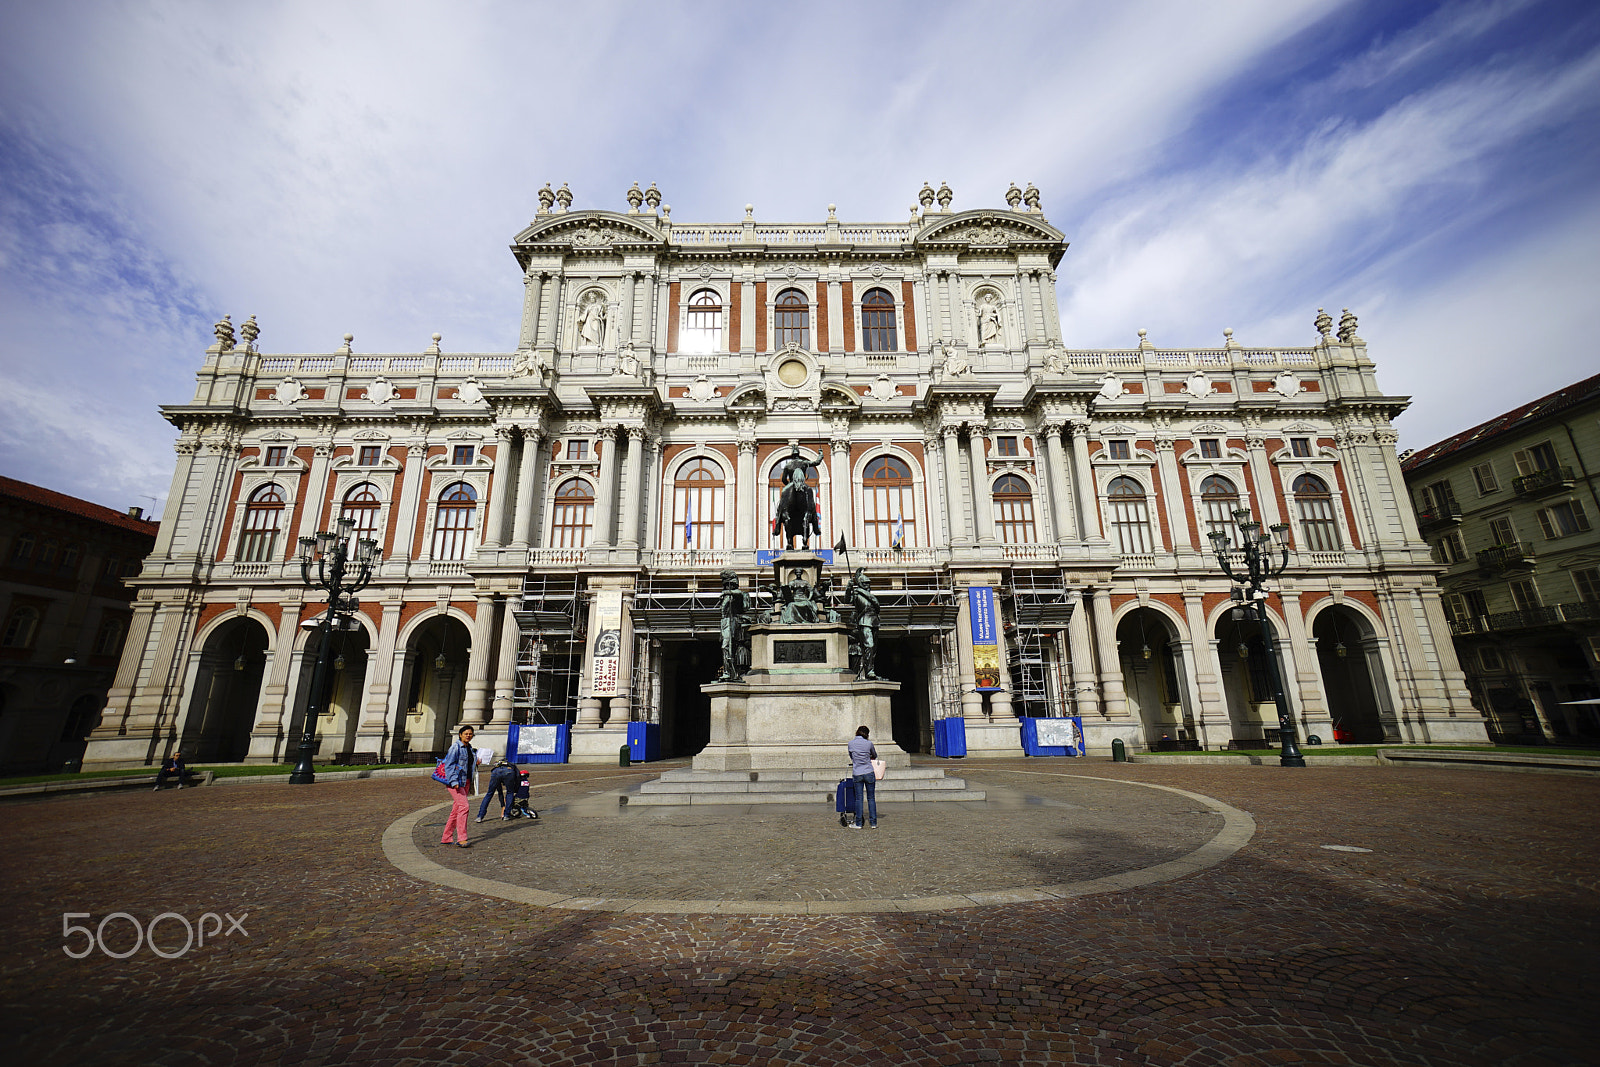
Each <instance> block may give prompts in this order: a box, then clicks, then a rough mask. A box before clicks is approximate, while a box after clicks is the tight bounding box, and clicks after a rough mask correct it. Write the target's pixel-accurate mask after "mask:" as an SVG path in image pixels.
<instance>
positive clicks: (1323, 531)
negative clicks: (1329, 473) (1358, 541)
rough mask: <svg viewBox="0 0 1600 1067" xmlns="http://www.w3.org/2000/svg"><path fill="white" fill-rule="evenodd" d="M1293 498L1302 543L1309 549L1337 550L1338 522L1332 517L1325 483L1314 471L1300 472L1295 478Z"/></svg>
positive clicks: (1315, 550)
mask: <svg viewBox="0 0 1600 1067" xmlns="http://www.w3.org/2000/svg"><path fill="white" fill-rule="evenodd" d="M1294 502H1295V505H1296V507H1298V508H1299V510H1300V535H1301V537H1303V538H1304V539H1305V544H1304V545H1303V546H1302V547H1303V548H1307V549H1309V550H1310V551H1312V552H1337V551H1339V548H1340V545H1339V524H1338V523H1337V522H1336V521H1334V518H1333V494H1332V493H1330V492H1328V483H1327V482H1324V481H1323V480H1322V479H1321V478H1318V477H1317V476H1316V475H1315V474H1302V475H1301V476H1300V477H1298V478H1296V479H1295V480H1294Z"/></svg>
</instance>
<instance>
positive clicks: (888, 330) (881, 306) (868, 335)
mask: <svg viewBox="0 0 1600 1067" xmlns="http://www.w3.org/2000/svg"><path fill="white" fill-rule="evenodd" d="M861 347H862V350H863V351H866V352H894V351H896V350H898V349H899V347H900V344H899V341H898V340H897V339H896V336H895V329H894V299H893V298H892V297H890V296H889V294H888V293H887V292H885V291H884V290H882V289H873V290H871V291H869V292H868V293H867V295H866V296H865V297H863V298H862V300H861Z"/></svg>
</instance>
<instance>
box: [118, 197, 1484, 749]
mask: <svg viewBox="0 0 1600 1067" xmlns="http://www.w3.org/2000/svg"><path fill="white" fill-rule="evenodd" d="M953 198H954V195H953V193H952V192H951V190H950V189H949V188H948V187H941V188H939V189H937V190H935V189H934V188H933V187H931V186H925V187H924V188H923V189H922V190H921V191H920V194H918V196H917V199H918V202H919V205H920V206H919V207H917V208H915V209H914V210H913V211H912V213H911V217H910V218H909V219H906V220H901V221H878V222H849V221H845V220H841V219H839V218H837V217H836V214H835V212H834V210H833V208H831V207H830V208H829V210H828V213H827V215H826V217H824V218H821V219H817V220H813V221H809V222H780V223H774V222H766V221H760V220H758V219H757V218H756V216H755V213H754V210H753V209H751V208H749V207H747V208H746V210H745V214H744V217H743V218H742V219H739V218H735V219H733V220H732V221H728V222H722V223H711V224H705V223H696V224H685V223H683V222H680V221H677V220H674V219H673V218H672V217H671V214H670V208H666V207H663V206H662V205H661V197H660V194H659V193H658V192H657V190H656V189H655V188H654V186H652V187H651V188H649V189H648V190H641V189H639V188H638V187H637V186H636V187H634V188H633V189H630V190H628V192H627V195H626V197H625V199H626V205H625V207H624V206H622V205H619V209H618V210H601V209H596V210H574V209H573V208H572V194H571V193H570V191H568V190H567V189H566V188H565V187H564V186H563V187H562V188H561V189H560V190H557V191H552V190H551V189H550V188H549V187H548V186H547V187H546V188H545V189H543V190H541V191H540V193H539V200H540V205H539V209H538V212H537V214H536V215H535V216H534V218H533V220H532V221H531V222H530V223H529V224H528V225H527V226H525V227H524V228H522V229H521V230H520V231H519V232H517V233H516V235H515V236H514V237H513V239H512V242H511V248H510V252H511V255H510V256H509V257H508V264H507V265H508V267H512V268H513V269H515V270H516V272H517V275H518V277H519V279H520V280H521V282H522V284H523V286H524V299H523V301H522V307H521V322H520V328H519V341H518V344H517V346H516V348H515V350H513V351H510V352H498V353H465V352H452V351H449V350H448V349H447V348H446V347H445V345H444V343H443V339H442V338H440V337H439V336H438V335H434V337H433V343H432V344H430V345H426V346H424V347H422V348H421V350H419V351H415V352H402V353H387V354H385V353H368V352H363V351H362V350H361V349H360V347H359V345H358V344H357V343H356V341H355V338H354V337H352V336H350V335H346V336H345V337H344V340H343V343H342V344H340V345H338V346H337V347H336V348H335V349H334V350H333V351H329V352H315V353H282V354H271V353H267V352H263V351H261V350H260V348H259V347H258V344H257V341H258V338H259V336H260V331H261V327H259V326H258V325H257V323H256V322H255V321H254V318H253V317H252V318H251V319H250V320H249V321H247V322H244V323H241V324H239V325H238V326H237V328H236V327H235V324H234V323H233V322H232V320H231V319H230V318H224V320H223V321H222V322H219V323H218V324H217V329H216V335H217V341H216V343H215V344H214V345H212V346H211V347H210V348H209V349H208V350H207V351H206V352H205V353H204V354H197V356H196V358H197V362H198V363H199V365H200V367H199V383H198V387H197V389H196V392H195V394H194V396H193V397H192V398H190V399H189V400H188V401H187V402H185V403H180V404H175V405H173V406H170V407H167V408H164V409H163V412H164V414H165V415H166V417H167V418H168V419H169V420H170V421H171V422H172V423H173V425H174V426H176V427H177V428H178V429H179V430H180V432H181V433H180V437H179V439H178V442H177V453H178V455H177V464H176V470H175V472H174V475H173V482H172V490H171V496H170V503H169V505H168V509H167V521H165V522H164V523H163V524H162V528H161V536H160V539H159V540H158V542H157V544H156V547H155V551H154V553H153V555H152V556H151V558H150V560H149V562H148V564H147V565H146V567H145V569H144V571H143V573H142V574H141V575H140V576H139V578H138V580H137V585H138V588H139V601H138V604H137V607H136V611H135V616H134V621H133V627H132V632H131V634H130V639H129V645H128V650H127V652H126V654H125V655H124V656H123V659H122V665H121V668H120V670H119V673H118V677H117V680H116V683H115V685H114V686H113V688H112V690H111V693H110V697H109V699H108V701H107V703H106V707H105V713H104V715H103V717H102V718H101V721H100V725H99V727H98V729H97V730H96V731H95V733H94V736H93V737H92V738H91V741H90V746H89V747H90V751H89V756H88V759H89V760H90V761H91V762H96V763H102V764H112V763H129V762H145V761H148V760H151V759H154V758H157V757H158V756H160V754H161V753H162V752H163V751H164V750H166V749H168V748H170V747H171V746H172V745H173V744H176V743H179V742H181V743H182V745H183V748H184V750H185V752H186V753H188V754H189V755H190V756H191V758H195V759H205V760H223V761H226V760H239V761H281V760H286V759H289V758H291V757H292V752H293V749H294V747H295V744H296V743H297V739H298V737H299V735H300V732H301V729H302V723H303V717H304V714H305V710H306V707H307V697H308V690H309V685H310V681H309V679H310V676H311V669H312V664H313V663H314V661H315V660H316V658H317V648H316V646H315V642H313V641H312V640H311V635H312V631H311V629H309V627H310V626H311V625H313V624H314V622H315V620H316V619H317V618H319V617H320V614H321V613H322V612H323V611H324V610H325V609H326V605H325V603H323V602H322V600H321V599H319V593H318V591H317V590H314V589H307V588H305V587H304V586H303V585H302V584H301V572H300V566H299V564H298V563H297V561H296V543H297V540H298V539H299V538H301V537H304V536H307V535H309V534H313V533H315V532H317V531H319V530H328V529H330V528H332V526H333V525H334V524H335V522H336V520H338V519H339V518H340V517H347V518H349V519H350V520H351V522H352V524H353V525H354V527H355V529H356V531H357V533H358V535H359V536H360V537H363V538H370V539H372V540H374V541H376V542H377V543H378V545H379V546H380V547H381V549H382V552H383V560H382V562H381V564H380V565H379V566H378V567H377V571H376V574H375V577H374V580H373V583H372V585H371V586H370V587H369V588H368V589H367V590H366V591H365V592H363V593H362V594H361V598H360V600H361V603H360V608H359V610H358V611H357V612H356V613H355V616H354V618H355V626H354V628H353V629H350V630H342V631H338V632H337V646H336V647H335V648H334V649H332V650H331V652H330V655H331V656H332V675H333V679H334V681H333V688H332V693H331V696H330V697H329V699H328V700H327V701H326V703H325V704H324V705H323V709H324V713H323V714H322V716H321V719H320V721H319V722H317V723H316V724H314V727H315V732H316V734H317V735H318V737H319V738H320V742H319V743H320V745H321V749H320V750H321V752H322V754H323V755H324V757H328V756H336V755H338V754H340V753H350V754H361V755H363V756H366V755H369V754H370V755H375V756H378V757H381V758H385V759H416V758H425V757H426V756H427V754H429V753H431V752H435V751H438V750H439V749H441V748H443V747H444V745H445V744H446V743H447V741H448V739H449V738H450V736H451V735H452V734H453V731H454V728H455V726H456V725H457V724H458V723H461V722H470V723H473V724H477V725H479V726H480V731H481V732H480V736H486V737H487V738H489V739H490V743H495V739H501V738H503V737H504V736H505V734H506V731H507V727H508V726H509V725H510V724H511V723H513V722H535V723H570V724H571V738H572V740H571V755H572V758H573V759H575V760H579V759H591V760H600V759H607V760H609V759H615V758H616V753H617V750H618V747H619V744H620V743H621V740H622V739H621V734H622V733H623V730H624V727H625V724H627V723H628V722H630V721H642V722H650V723H655V724H657V725H658V726H659V728H660V736H661V747H662V750H663V752H664V753H667V754H680V755H682V754H692V753H693V752H695V751H697V750H698V749H699V747H700V746H702V745H703V744H704V743H705V741H706V737H707V731H708V729H709V704H708V700H707V698H706V697H705V695H704V694H703V693H702V692H701V688H700V687H701V686H702V685H704V684H705V683H706V682H708V681H710V680H712V678H713V677H714V675H715V674H716V672H717V669H718V667H719V663H720V655H719V650H718V645H717V633H718V612H717V598H718V595H719V593H720V591H721V587H722V582H721V580H720V577H719V574H720V572H721V571H723V570H724V569H731V570H733V571H735V572H737V574H738V575H739V579H740V582H741V584H742V586H743V588H744V589H745V590H746V591H747V592H750V593H752V594H754V595H755V596H757V598H758V599H760V598H763V597H764V596H765V590H766V583H767V582H769V581H770V578H771V570H770V559H771V556H772V554H773V553H774V551H775V550H776V549H777V548H778V545H779V542H778V540H777V538H775V537H774V536H773V531H772V517H773V509H774V504H775V502H776V500H777V496H778V493H779V490H780V488H781V485H782V482H781V474H782V471H783V468H784V464H785V463H786V462H789V461H790V458H791V457H792V456H793V455H794V453H795V452H796V450H798V452H799V453H800V454H801V456H802V457H804V459H805V460H806V461H807V462H808V463H809V476H810V481H811V485H812V487H813V488H814V490H815V494H816V499H817V501H818V504H819V506H820V510H821V514H822V527H823V530H822V535H821V536H820V537H819V538H817V539H816V542H815V543H814V544H813V545H812V547H813V548H818V547H820V548H821V549H822V550H823V552H824V553H825V554H827V553H829V552H831V549H832V546H834V545H835V544H836V543H837V542H838V541H839V540H840V539H841V538H843V539H844V541H845V543H846V545H847V546H848V549H849V552H848V557H849V558H848V564H849V565H850V566H852V567H865V568H867V571H868V572H869V574H870V575H871V576H872V579H873V587H874V589H875V591H876V592H877V593H878V595H879V597H880V600H881V601H882V604H883V612H882V617H881V625H880V630H879V638H878V642H879V643H878V653H877V670H878V672H879V673H880V674H883V675H885V676H887V677H890V678H892V679H894V680H896V681H898V682H900V683H901V690H900V692H899V694H898V695H897V696H896V698H895V705H894V716H893V718H894V740H895V741H896V742H897V743H898V744H899V745H900V746H901V747H903V748H905V749H907V750H908V751H928V750H929V749H930V747H931V744H932V737H933V724H934V722H935V721H937V720H940V719H945V718H949V717H953V716H959V717H961V718H962V719H963V720H964V721H965V733H966V739H967V745H968V751H969V752H973V753H1016V752H1019V751H1021V739H1020V724H1019V717H1022V716H1028V717H1060V716H1081V718H1082V721H1083V731H1084V735H1085V737H1086V740H1087V742H1088V744H1089V746H1090V749H1091V751H1099V752H1106V751H1108V750H1109V748H1110V746H1111V743H1112V742H1113V741H1114V740H1116V739H1121V740H1122V741H1124V742H1125V743H1126V744H1128V745H1130V746H1132V747H1133V748H1135V749H1140V748H1144V747H1146V746H1150V745H1154V744H1157V743H1159V742H1160V741H1161V739H1162V738H1163V737H1165V738H1166V739H1168V740H1169V741H1172V742H1182V743H1190V744H1200V745H1204V746H1206V747H1209V748H1220V747H1225V746H1228V745H1235V746H1242V745H1248V746H1259V745H1261V744H1263V743H1264V742H1270V741H1272V740H1273V738H1274V737H1275V735H1276V732H1277V716H1276V713H1275V711H1274V710H1273V704H1272V695H1271V690H1272V686H1271V675H1270V673H1269V671H1270V667H1269V661H1268V659H1267V657H1266V656H1265V655H1264V654H1263V653H1264V649H1263V647H1262V644H1261V638H1260V635H1259V633H1258V631H1257V630H1256V629H1255V628H1254V627H1253V626H1251V625H1247V624H1244V623H1241V622H1240V621H1239V620H1238V619H1236V618H1235V617H1234V612H1233V610H1232V601H1231V599H1230V584H1229V582H1228V581H1227V579H1226V578H1225V577H1224V576H1223V574H1222V572H1221V570H1220V569H1219V567H1218V565H1217V561H1216V559H1215V558H1214V556H1213V555H1212V553H1211V550H1210V544H1209V542H1208V540H1207V535H1208V533H1210V532H1211V531H1212V530H1214V529H1223V530H1232V529H1233V525H1232V524H1233V522H1234V512H1235V511H1237V510H1240V509H1248V510H1249V511H1250V512H1251V513H1252V514H1253V515H1254V516H1255V517H1257V518H1258V519H1259V520H1261V521H1262V522H1263V523H1267V524H1276V523H1282V524H1284V525H1285V526H1286V528H1287V537H1288V539H1289V544H1290V546H1291V551H1290V555H1291V561H1290V567H1289V570H1288V571H1287V572H1286V573H1285V574H1284V576H1283V578H1282V579H1281V580H1280V581H1278V582H1276V583H1274V586H1273V595H1272V598H1271V600H1270V601H1269V605H1268V606H1269V609H1270V612H1271V615H1272V620H1273V626H1274V627H1275V628H1276V633H1277V641H1278V643H1279V644H1280V647H1281V648H1282V649H1283V652H1284V665H1285V672H1284V677H1285V681H1286V689H1287V691H1288V694H1289V701H1290V703H1291V705H1292V708H1293V713H1294V716H1295V718H1296V721H1297V723H1298V727H1299V729H1300V730H1301V731H1302V734H1307V733H1309V734H1316V735H1318V736H1319V737H1321V738H1322V739H1323V740H1324V741H1327V742H1330V743H1331V742H1332V741H1333V739H1334V738H1335V736H1339V737H1343V738H1349V739H1351V740H1364V741H1372V740H1379V739H1389V740H1394V741H1421V742H1425V741H1462V740H1482V739H1483V738H1484V728H1483V720H1482V717H1481V716H1480V715H1479V714H1478V712H1477V711H1476V710H1475V709H1474V708H1473V707H1472V705H1471V703H1470V701H1469V699H1468V694H1467V690H1466V687H1465V684H1464V679H1463V678H1462V675H1461V672H1460V670H1459V668H1458V666H1457V663H1456V659H1455V651H1454V648H1453V646H1452V644H1451V642H1450V634H1449V628H1448V626H1447V625H1446V622H1445V617H1444V613H1443V609H1442V606H1441V603H1440V600H1439V591H1438V587H1437V585H1436V583H1435V574H1436V572H1437V570H1438V568H1437V566H1436V565H1435V564H1434V562H1433V560H1432V558H1431V556H1430V552H1429V546H1428V545H1427V544H1426V543H1425V542H1424V541H1423V540H1422V539H1421V538H1420V537H1419V536H1418V533H1417V529H1416V520H1415V517H1414V515H1413V514H1412V511H1411V508H1410V506H1409V505H1408V503H1407V501H1406V494H1405V487H1404V482H1403V479H1402V477H1401V473H1400V468H1399V463H1398V460H1397V457H1396V455H1395V451H1394V441H1395V432H1394V430H1393V428H1392V425H1391V420H1392V419H1393V417H1394V416H1395V415H1397V414H1398V413H1399V412H1400V411H1401V410H1403V409H1404V407H1405V405H1406V402H1407V401H1406V398H1404V397H1398V396H1391V395H1387V394H1385V393H1384V392H1383V391H1382V390H1381V389H1380V388H1379V386H1378V383H1377V380H1376V377H1375V371H1374V366H1373V363H1372V361H1371V360H1370V359H1369V357H1368V354H1367V348H1366V343H1365V342H1364V341H1363V340H1362V339H1361V338H1360V337H1359V336H1358V334H1357V322H1356V318H1355V316H1354V315H1352V314H1350V313H1349V312H1345V313H1344V314H1343V315H1342V316H1341V317H1340V318H1338V319H1337V320H1335V318H1334V317H1333V316H1331V315H1327V314H1323V313H1321V312H1320V310H1319V311H1318V313H1317V314H1316V315H1315V316H1312V315H1311V314H1309V313H1308V315H1307V320H1308V322H1307V337H1306V338H1305V339H1304V340H1305V341H1306V342H1307V343H1303V344H1272V345H1267V346H1254V345H1247V344H1245V343H1243V342H1242V341H1241V340H1239V339H1237V338H1235V337H1234V336H1233V332H1232V331H1231V330H1226V329H1224V330H1220V331H1219V334H1218V341H1219V342H1220V343H1217V344H1215V345H1213V346H1211V347H1200V348H1195V347H1177V348H1161V347H1158V346H1157V345H1156V344H1155V343H1154V342H1153V341H1152V340H1151V339H1150V338H1148V337H1147V336H1146V335H1145V332H1144V331H1143V330H1140V331H1138V336H1137V340H1136V343H1134V344H1132V345H1130V346H1129V347H1127V348H1121V349H1110V350H1101V349H1075V348H1069V347H1068V346H1067V344H1066V341H1065V338H1064V335H1063V326H1062V322H1061V319H1060V315H1059V312H1058V310H1057V305H1056V274H1055V268H1056V266H1057V264H1058V263H1059V262H1060V260H1061V258H1062V257H1063V256H1064V255H1065V254H1066V253H1067V241H1066V238H1065V235H1064V234H1063V233H1062V232H1061V231H1060V230H1059V229H1057V228H1056V227H1054V226H1053V225H1051V223H1050V222H1049V221H1048V220H1047V219H1046V218H1045V215H1044V213H1043V211H1042V210H1041V209H1040V206H1039V196H1038V192H1037V190H1035V189H1033V188H1031V187H1030V188H1028V189H1027V190H1021V189H1017V188H1015V187H1013V188H1012V189H1010V190H1007V192H1006V196H1005V205H1004V206H1000V207H984V208H979V209H976V210H965V211H962V210H956V209H954V208H953V207H952V206H951V201H952V200H953ZM1308 312H1309V309H1308ZM1133 332H1134V331H1133V330H1132V329H1131V328H1130V330H1129V334H1130V340H1133V336H1132V335H1133ZM833 562H834V564H835V571H834V575H835V588H836V590H842V588H843V584H844V583H843V580H842V579H843V577H844V573H843V567H842V566H841V565H842V564H844V563H845V562H846V561H845V560H844V559H839V560H834V561H833ZM974 605H979V607H978V608H976V609H975V608H974ZM975 616H981V618H977V617H975ZM991 624H992V625H991ZM597 648H599V649H602V651H601V652H600V653H599V654H597V651H596V650H597Z"/></svg>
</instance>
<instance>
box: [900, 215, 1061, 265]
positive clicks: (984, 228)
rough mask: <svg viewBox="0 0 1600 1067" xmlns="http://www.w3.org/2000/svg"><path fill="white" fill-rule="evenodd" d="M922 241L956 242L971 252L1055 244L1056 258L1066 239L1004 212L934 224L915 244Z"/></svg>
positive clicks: (1048, 227) (1046, 226)
mask: <svg viewBox="0 0 1600 1067" xmlns="http://www.w3.org/2000/svg"><path fill="white" fill-rule="evenodd" d="M925 242H950V243H958V244H964V245H966V246H967V247H968V248H973V249H977V248H997V249H1005V248H1009V247H1010V246H1012V245H1016V244H1027V245H1035V246H1037V245H1039V244H1041V243H1044V244H1053V245H1058V246H1059V249H1058V251H1057V252H1056V255H1059V254H1060V252H1061V251H1064V250H1065V248H1066V236H1065V235H1064V234H1063V233H1062V232H1061V231H1060V230H1057V229H1056V228H1055V227H1054V226H1051V225H1049V224H1048V223H1044V222H1041V221H1039V220H1037V219H1033V218H1021V217H1019V216H1016V215H1013V214H1012V213H1010V212H1005V211H969V212H964V213H962V214H959V215H956V216H954V217H952V218H951V219H949V220H948V221H944V222H939V223H935V224H934V225H933V226H932V227H931V228H929V229H928V230H926V231H924V232H923V233H921V234H919V235H918V236H917V243H918V244H922V243H925Z"/></svg>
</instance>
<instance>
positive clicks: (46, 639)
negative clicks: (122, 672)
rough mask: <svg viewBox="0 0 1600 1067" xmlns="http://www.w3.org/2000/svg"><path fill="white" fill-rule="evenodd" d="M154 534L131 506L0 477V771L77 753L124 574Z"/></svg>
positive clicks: (51, 766)
mask: <svg viewBox="0 0 1600 1067" xmlns="http://www.w3.org/2000/svg"><path fill="white" fill-rule="evenodd" d="M155 539H156V524H155V523H153V522H151V521H149V520H147V519H145V518H144V516H143V513H142V510H141V509H140V508H130V509H129V511H128V512H127V513H126V514H124V513H122V512H120V511H117V510H115V509H114V508H107V507H102V506H100V505H99V504H92V503H90V502H89V501H87V500H79V499H78V498H77V497H73V496H68V495H67V494H65V493H58V492H56V491H55V490H53V489H45V488H44V487H42V486H37V485H30V484H28V483H27V482H19V481H17V480H16V479H14V478H0V553H3V555H0V773H6V774H17V773H29V772H34V773H37V772H48V771H55V770H59V769H61V768H63V767H73V766H76V765H77V763H78V761H79V760H80V759H81V758H82V756H83V751H84V739H85V738H86V737H87V736H88V734H89V731H90V730H91V729H92V728H93V727H94V725H95V723H96V722H97V721H98V720H99V718H100V710H101V708H103V707H104V706H105V702H106V694H107V693H108V692H109V690H110V688H111V681H112V676H113V674H114V673H115V671H116V668H117V661H118V659H119V657H120V656H121V655H122V645H123V639H124V637H126V635H127V633H128V624H129V622H130V621H131V619H132V616H133V589H132V588H130V587H129V586H128V585H127V584H126V579H127V578H128V576H129V575H132V574H137V573H139V561H140V560H142V559H144V557H145V554H146V553H148V552H149V551H150V548H151V546H152V545H153V544H155Z"/></svg>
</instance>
